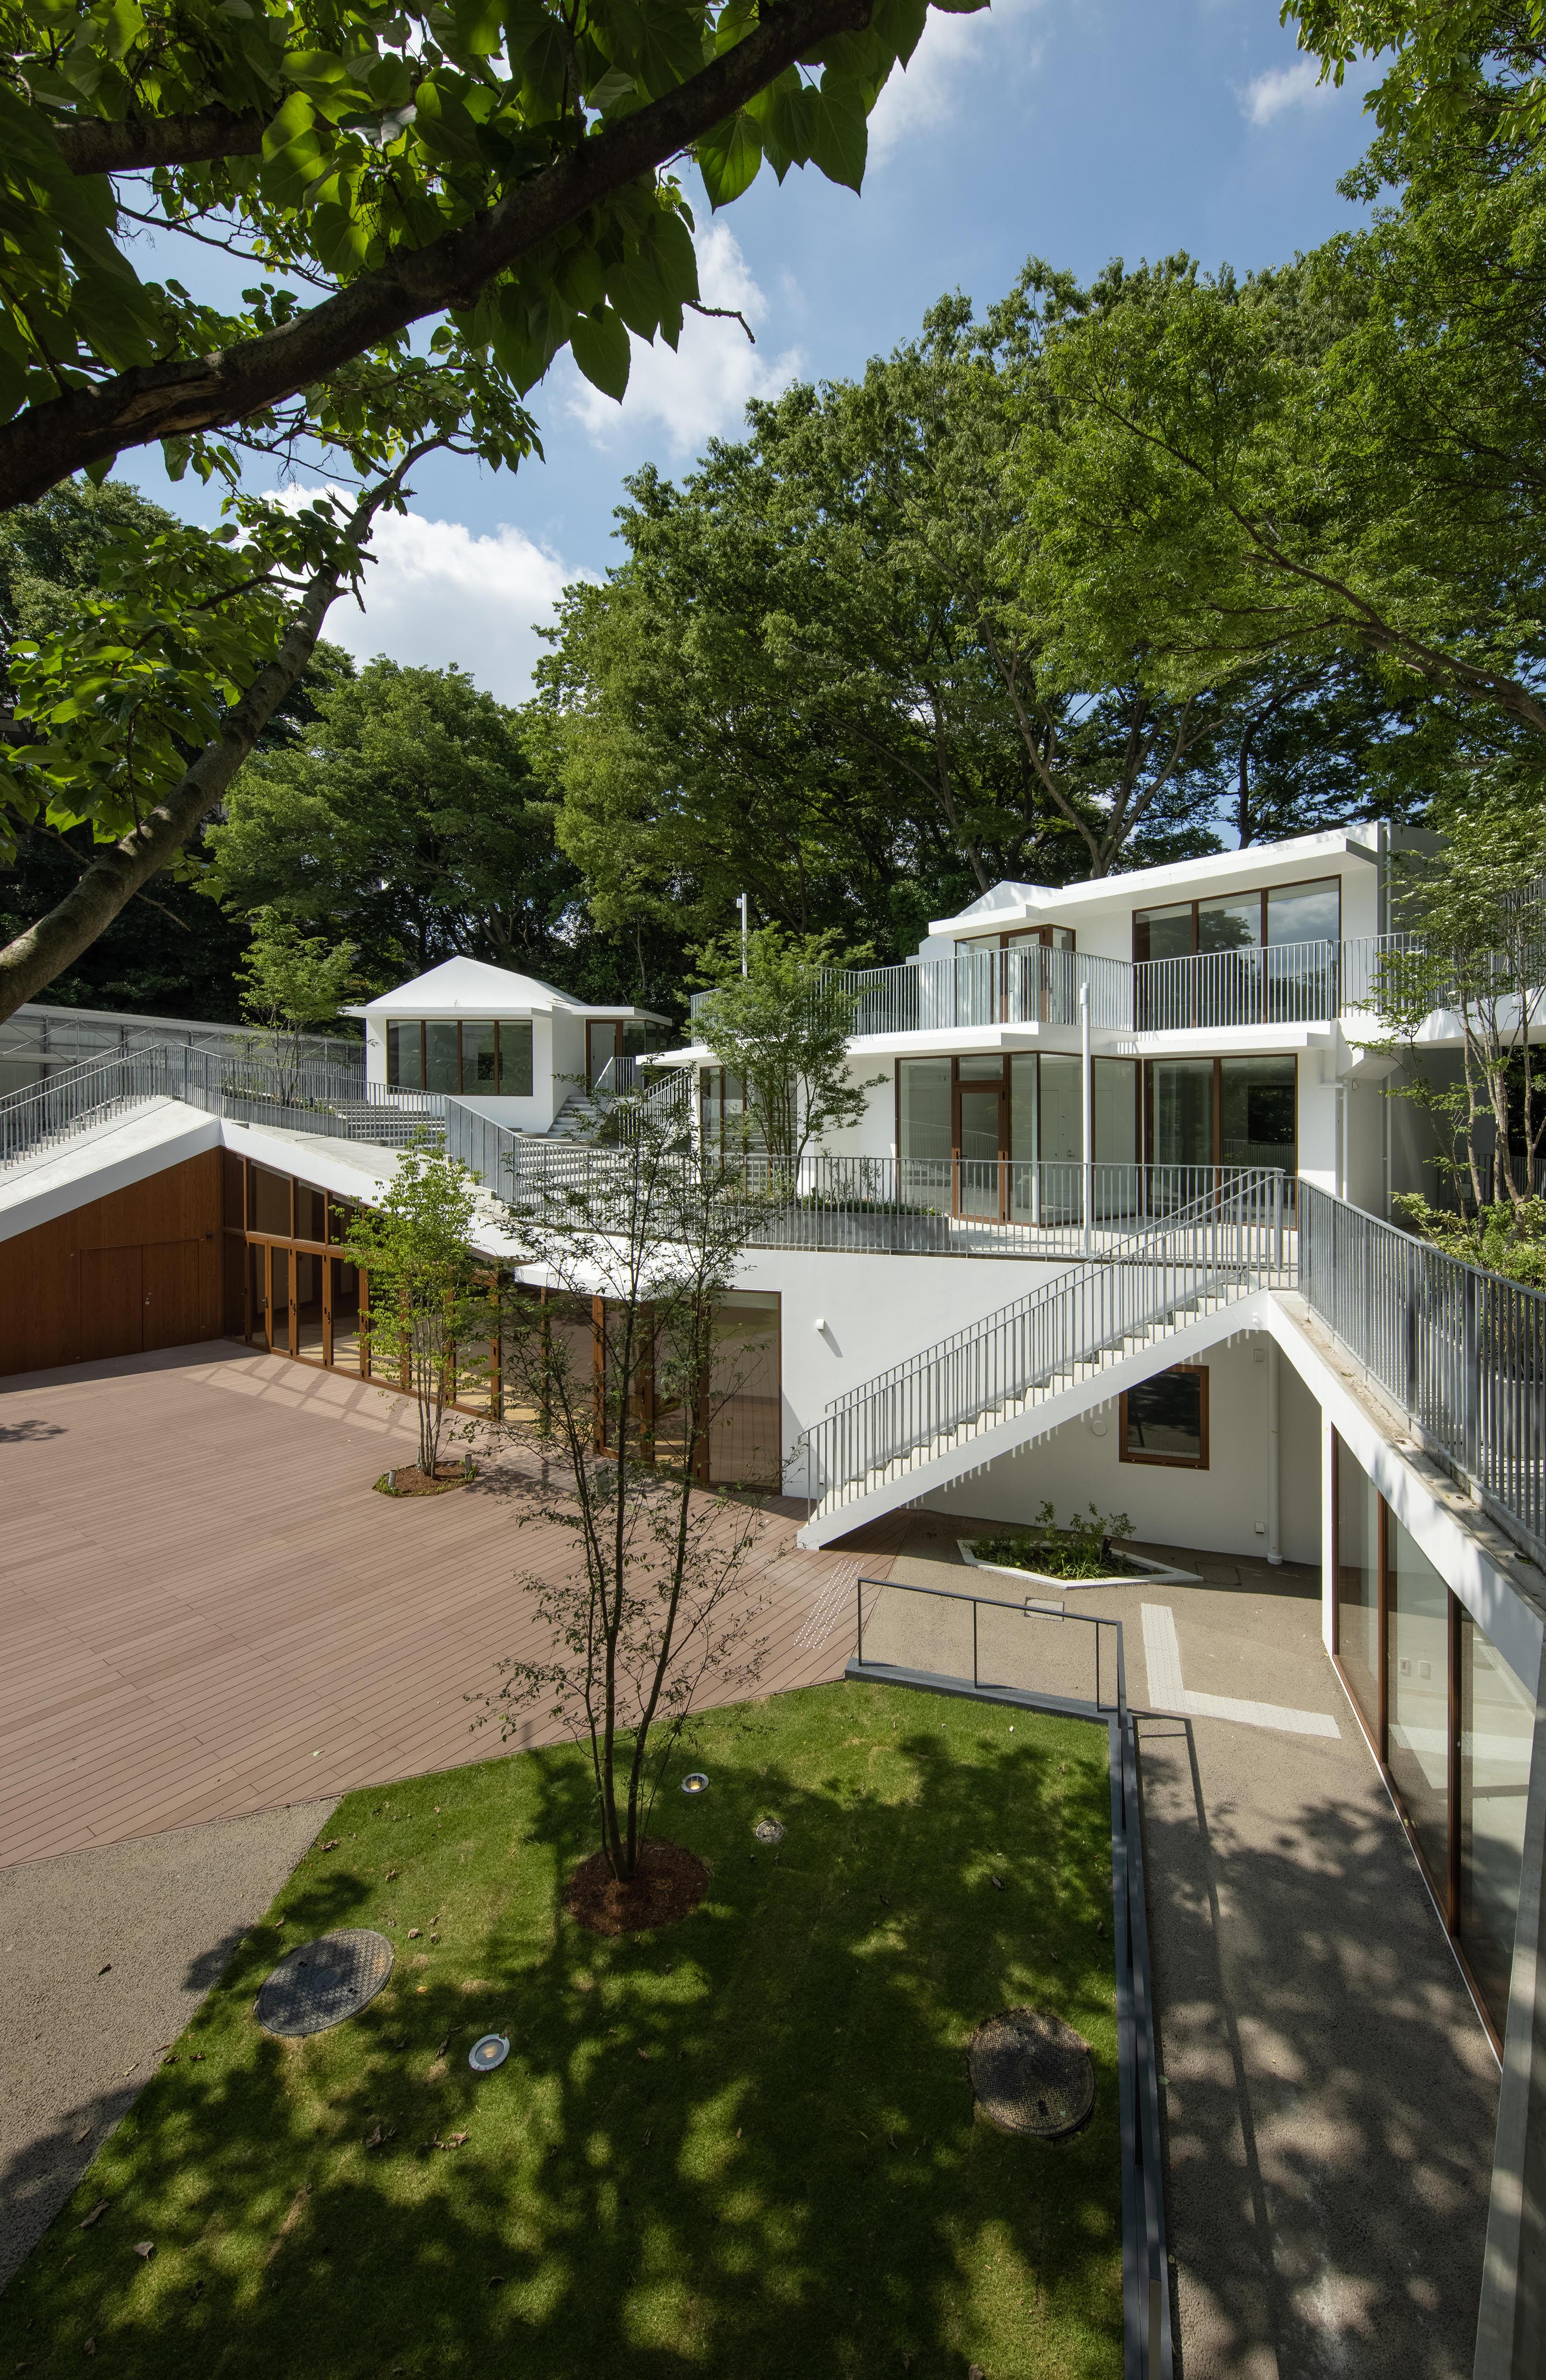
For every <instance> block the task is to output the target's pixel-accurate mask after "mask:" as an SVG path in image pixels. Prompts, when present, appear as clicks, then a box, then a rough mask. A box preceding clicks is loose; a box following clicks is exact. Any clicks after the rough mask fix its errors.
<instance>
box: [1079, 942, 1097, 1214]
mask: <svg viewBox="0 0 1546 2380" xmlns="http://www.w3.org/2000/svg"><path fill="white" fill-rule="evenodd" d="M1079 1047H1080V1050H1081V1052H1082V1055H1083V1075H1084V1096H1083V1099H1082V1102H1081V1106H1080V1123H1081V1126H1082V1129H1083V1133H1084V1148H1083V1152H1082V1153H1083V1157H1084V1196H1083V1199H1082V1201H1081V1204H1082V1207H1083V1209H1084V1215H1083V1220H1084V1245H1085V1246H1086V1248H1088V1247H1089V1245H1090V1176H1091V1172H1092V1168H1091V1162H1090V1135H1091V1130H1092V1126H1093V1123H1094V1116H1093V1112H1092V1111H1093V1090H1094V1080H1093V1075H1092V1073H1091V1069H1090V978H1089V977H1088V976H1087V977H1085V978H1084V979H1083V981H1082V982H1081V983H1080V985H1079Z"/></svg>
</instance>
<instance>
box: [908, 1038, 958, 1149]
mask: <svg viewBox="0 0 1546 2380" xmlns="http://www.w3.org/2000/svg"><path fill="white" fill-rule="evenodd" d="M898 1102H899V1108H900V1116H899V1130H900V1133H901V1141H902V1145H901V1149H900V1152H899V1154H900V1155H901V1158H902V1160H903V1162H904V1163H905V1164H915V1165H948V1164H949V1162H950V1150H951V1123H950V1061H949V1059H948V1058H904V1059H903V1060H902V1062H901V1071H900V1074H899V1076H898Z"/></svg>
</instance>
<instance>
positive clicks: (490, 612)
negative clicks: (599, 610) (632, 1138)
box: [120, 0, 1370, 701]
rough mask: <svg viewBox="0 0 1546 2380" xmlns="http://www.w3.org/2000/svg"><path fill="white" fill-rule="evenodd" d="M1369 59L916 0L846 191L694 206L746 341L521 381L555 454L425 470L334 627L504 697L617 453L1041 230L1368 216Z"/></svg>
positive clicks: (1037, 4)
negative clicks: (1364, 174)
mask: <svg viewBox="0 0 1546 2380" xmlns="http://www.w3.org/2000/svg"><path fill="white" fill-rule="evenodd" d="M1369 79H1370V78H1369V75H1368V74H1365V75H1363V76H1362V77H1360V79H1358V80H1357V83H1356V84H1355V83H1354V82H1353V80H1352V79H1351V78H1350V79H1349V84H1348V86H1347V87H1346V88H1345V89H1344V90H1343V91H1340V92H1337V91H1330V90H1327V89H1320V90H1318V89H1317V88H1316V83H1315V68H1314V67H1313V66H1312V65H1311V64H1310V62H1309V61H1308V60H1304V59H1301V58H1300V57H1299V56H1298V55H1297V53H1296V49H1295V46H1294V40H1293V35H1292V33H1291V32H1289V31H1285V30H1284V29H1283V28H1282V27H1281V26H1280V25H1279V23H1278V21H1277V15H1276V9H1275V7H1274V6H1272V0H1164V5H1162V6H1155V5H1153V0H1077V5H1073V0H995V5H994V6H992V9H991V10H988V11H984V12H982V13H980V14H979V15H976V16H971V17H945V16H941V15H940V14H938V13H937V12H934V13H931V18H930V21H929V28H928V30H927V31H926V32H925V34H924V37H923V40H922V42H921V43H920V44H919V49H918V51H917V52H916V53H915V55H914V58H913V62H912V65H911V67H909V69H908V70H907V73H906V74H905V75H901V74H899V75H895V76H894V77H893V79H892V82H891V84H890V85H888V87H887V89H886V91H885V92H884V93H883V96H882V100H881V103H880V107H879V109H878V111H877V115H876V117H875V119H874V120H873V122H872V126H871V140H870V169H869V172H868V174H867V176H866V179H865V185H864V190H863V193H862V195H861V196H859V197H855V195H854V194H853V193H852V192H851V191H849V190H845V189H840V188H837V187H836V186H835V185H834V184H833V183H830V182H828V181H826V180H824V179H823V178H822V176H820V175H819V174H816V173H814V172H810V171H808V172H806V173H804V174H799V173H793V174H791V175H790V176H788V178H787V179H786V180H785V184H784V186H783V188H780V187H779V186H778V184H777V183H776V182H775V181H774V179H773V176H772V174H771V173H770V172H769V171H768V170H767V169H766V168H764V169H763V172H762V173H761V176H759V178H758V180H757V181H756V182H755V183H754V184H753V186H752V188H751V189H750V190H749V192H748V194H747V195H746V197H745V198H743V199H742V200H739V201H737V203H736V205H734V206H733V207H729V208H727V209H725V210H724V212H723V213H722V214H720V215H719V216H717V217H711V215H710V213H709V210H708V207H707V205H706V203H705V204H703V205H701V207H700V208H698V212H699V238H700V278H701V281H702V284H703V289H704V296H705V297H706V298H709V299H712V300H714V301H716V302H718V303H720V304H732V305H737V306H740V307H742V308H743V309H744V310H745V311H746V312H747V314H748V316H749V319H750V320H751V321H752V322H753V325H754V328H755V330H756V334H757V345H756V346H755V348H752V347H750V346H748V344H747V341H746V338H745V336H744V334H743V333H742V332H741V330H740V329H739V328H738V326H737V325H736V323H734V322H706V321H702V320H694V321H689V324H688V329H687V331H686V333H685V334H684V337H683V341H682V346H681V350H680V352H679V353H678V354H677V355H676V356H673V355H672V354H671V353H670V352H669V351H668V350H666V349H664V348H657V349H653V350H647V349H644V348H641V347H640V346H639V344H638V343H637V342H636V343H635V348H634V367H633V374H632V378H631V381H630V385H629V389H628V394H627V397H626V398H625V400H624V403H623V405H622V406H621V407H618V406H616V405H615V404H613V403H612V402H611V401H610V400H609V399H606V398H603V397H602V396H600V395H597V393H596V392H595V391H594V390H592V389H590V388H589V387H588V386H587V385H586V384H585V383H583V382H582V381H580V380H579V378H578V374H577V373H576V372H575V370H574V369H573V367H572V365H571V364H570V363H569V362H568V359H567V358H561V359H560V360H559V361H558V363H556V364H555V365H554V370H553V371H552V372H551V373H550V374H549V376H548V378H547V380H546V381H545V382H544V383H542V386H541V387H540V388H539V389H538V390H537V391H536V392H535V393H534V395H533V396H532V398H531V400H530V403H531V407H532V410H533V412H534V413H535V414H536V416H537V418H538V419H539V421H540V423H541V425H542V437H543V443H544V447H545V450H546V460H545V462H543V463H541V464H535V463H534V464H532V465H530V466H523V467H522V468H521V470H520V471H519V472H518V473H517V474H516V475H514V476H510V475H507V474H492V473H488V472H485V471H482V470H481V468H478V467H477V466H475V465H471V464H467V463H461V462H458V461H455V460H448V461H445V462H442V463H439V464H432V465H428V466H426V467H425V468H423V469H422V470H421V471H420V474H419V475H418V477H417V480H416V482H415V498H414V503H413V505H412V508H411V511H412V517H411V518H410V519H409V520H408V521H407V522H399V523H388V524H386V525H385V531H384V534H383V537H382V538H381V540H379V546H380V559H379V562H378V564H377V565H376V566H375V569H374V571H373V574H372V579H371V595H370V600H369V603H368V607H367V610H366V612H365V613H364V615H363V616H361V614H360V613H359V611H358V610H356V609H354V608H353V607H346V606H345V605H343V604H340V605H339V606H338V607H336V608H335V611H334V613H333V614H332V616H331V618H330V620H329V623H328V627H327V631H326V633H327V634H328V635H329V636H331V637H335V639H336V640H337V641H338V642H340V643H344V644H347V646H348V647H349V649H350V650H352V651H354V652H356V653H357V654H359V655H360V656H361V657H364V656H366V655H369V654H370V653H372V652H377V651H385V652H389V653H391V654H393V655H394V656H395V657H396V659H398V660H401V661H405V662H408V661H412V662H430V663H432V664H435V665H444V664H445V663H448V662H459V663H460V665H461V666H462V667H464V668H466V669H468V670H469V671H470V673H471V674H472V675H473V676H474V677H475V678H476V679H477V680H478V682H479V683H480V684H481V685H483V686H488V687H489V688H490V689H491V691H493V692H494V693H496V694H498V695H499V696H500V697H501V698H503V699H505V700H508V701H514V700H518V699H519V698H521V696H522V695H523V694H524V693H525V692H526V690H527V685H528V673H529V670H530V662H531V660H532V657H533V654H534V652H535V651H536V650H539V648H538V646H537V644H536V640H535V637H534V635H533V624H534V623H536V622H539V621H545V620H547V619H549V618H550V617H551V612H552V604H553V601H554V597H555V596H556V594H557V592H558V590H559V589H560V588H561V587H562V586H563V585H564V584H565V583H566V581H567V580H570V579H573V578H577V577H582V576H597V575H600V574H601V573H602V572H603V570H604V569H605V568H606V566H607V565H608V563H609V562H610V561H611V560H613V559H614V558H615V556H616V553H617V547H616V545H615V541H614V539H613V535H612V531H613V520H612V514H613V509H614V507H615V505H616V504H617V503H618V502H619V500H620V497H621V494H622V480H623V477H624V474H625V473H626V472H627V471H629V470H631V469H633V468H636V467H637V466H638V465H639V464H640V463H642V462H644V461H646V460H652V461H654V462H656V463H657V464H658V465H659V466H660V467H661V468H663V470H665V471H667V472H669V473H671V474H673V475H679V474H680V473H682V472H683V471H685V470H686V469H688V468H690V466H691V462H692V458H693V456H694V455H695V454H696V453H697V452H698V451H699V450H700V447H701V446H702V444H703V443H704V441H705V440H706V439H707V438H709V437H710V436H712V435H715V434H720V435H731V436H733V435H734V434H735V433H736V430H737V428H738V426H739V423H740V420H741V416H742V410H743V408H744V407H745V404H746V401H747V399H748V397H749V396H751V395H759V394H764V393H768V392H771V391H773V390H774V389H776V388H779V387H781V386H783V385H785V383H787V382H788V381H789V380H791V379H793V378H796V377H803V378H809V379H817V380H820V379H827V378H839V377H842V376H844V375H846V374H848V373H852V372H856V371H858V370H861V369H862V367H863V365H864V362H865V359H866V358H867V357H868V356H870V355H872V354H875V353H878V352H883V351H885V350H886V349H888V348H890V347H892V346H895V345H896V344H897V342H898V341H900V340H903V339H906V338H907V337H908V336H910V335H911V334H912V333H913V332H914V331H916V329H917V328H918V325H919V321H920V319H921V317H922V315H923V313H924V311H925V310H926V309H927V308H928V307H929V306H930V305H931V304H932V303H933V301H934V300H935V299H936V298H937V297H939V296H940V295H941V294H942V293H943V292H944V291H946V290H951V289H956V288H959V289H963V290H965V291H966V292H968V295H969V296H970V297H972V298H973V299H974V300H975V301H977V302H978V304H979V305H981V304H983V303H985V302H987V301H990V300H991V299H992V298H994V297H998V296H1000V295H1001V294H1002V293H1003V292H1004V290H1005V289H1006V288H1008V286H1009V285H1010V284H1011V283H1012V281H1013V280H1014V277H1015V275H1016V273H1017V272H1018V270H1019V268H1020V266H1021V264H1022V263H1023V262H1024V261H1025V259H1026V257H1027V256H1028V255H1030V254H1033V253H1034V254H1040V255H1041V256H1044V257H1046V258H1047V259H1048V260H1049V261H1051V262H1053V263H1054V264H1060V265H1065V266H1068V267H1070V268H1072V270H1074V271H1075V272H1076V273H1079V274H1080V275H1081V276H1088V275H1089V274H1090V273H1094V272H1096V271H1098V270H1099V268H1100V267H1101V266H1102V264H1104V263H1105V262H1106V261H1107V260H1108V258H1110V257H1113V256H1123V257H1126V259H1127V260H1128V261H1129V262H1134V261H1137V260H1138V259H1139V258H1140V257H1146V256H1147V257H1155V256H1160V255H1164V254H1168V253H1170V252H1171V251H1173V250H1175V249H1188V250H1189V251H1190V252H1191V253H1192V254H1193V255H1195V256H1197V257H1199V259H1200V260H1201V261H1202V262H1203V264H1204V265H1205V266H1207V267H1209V268H1212V267H1215V266H1217V265H1218V264H1220V263H1222V262H1224V261H1228V262H1229V263H1231V264H1233V265H1235V266H1236V268H1237V269H1239V270H1242V271H1244V270H1247V269H1249V268H1250V267H1253V266H1259V265H1265V264H1270V263H1273V262H1276V261H1280V260H1282V259H1284V258H1285V257H1288V256H1290V255H1292V254H1293V252H1294V250H1295V249H1301V248H1310V247H1313V246H1315V245H1316V244H1317V242H1319V241H1321V240H1322V239H1324V238H1326V237H1328V236H1329V234H1331V233H1332V232H1333V231H1335V230H1336V229H1338V228H1340V227H1342V226H1345V225H1351V224H1352V223H1353V222H1355V221H1356V220H1357V209H1356V208H1354V207H1353V206H1351V205H1350V204H1349V203H1348V202H1347V201H1346V200H1344V199H1340V198H1339V197H1338V196H1337V192H1336V182H1337V177H1338V176H1339V175H1341V174H1342V173H1343V172H1344V171H1345V169H1346V167H1347V166H1348V165H1350V164H1352V163H1353V162H1354V160H1355V159H1356V158H1357V156H1358V155H1359V154H1360V153H1361V152H1362V150H1363V149H1364V147H1365V146H1366V144H1367V140H1368V136H1369V119H1368V117H1367V116H1366V115H1364V113H1363V109H1362V104H1361V101H1362V92H1363V90H1364V88H1365V86H1366V84H1367V82H1368V80H1369ZM700 195H701V193H700V192H699V193H698V194H697V196H695V207H696V206H697V201H698V198H699V197H700ZM179 263H180V265H181V269H182V270H183V271H184V272H185V273H186V271H187V266H186V263H184V262H182V261H181V260H179ZM146 269H152V268H150V267H149V266H148V265H147V267H146ZM120 471H121V474H122V476H123V477H125V478H132V479H137V480H139V481H140V485H141V486H142V487H143V488H144V490H145V492H146V493H147V494H149V495H155V496H160V497H162V498H163V499H164V500H166V501H169V502H171V503H173V504H176V505H177V507H178V508H179V509H182V510H186V511H188V512H189V513H194V514H205V513H206V504H205V502H204V501H203V500H201V497H200V495H199V493H198V492H197V491H194V490H189V489H188V488H186V487H185V488H183V489H179V490H177V491H171V490H168V489H167V488H166V487H165V486H164V477H163V474H162V471H161V468H160V464H159V459H158V458H157V457H156V456H155V455H153V454H152V455H143V456H134V457H127V456H126V458H125V460H124V463H123V464H122V465H121V466H120ZM206 516H207V515H206Z"/></svg>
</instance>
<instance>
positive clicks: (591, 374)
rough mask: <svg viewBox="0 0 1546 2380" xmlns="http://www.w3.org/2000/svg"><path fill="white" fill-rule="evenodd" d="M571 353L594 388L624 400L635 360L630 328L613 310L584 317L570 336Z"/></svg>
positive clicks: (609, 309) (607, 309) (598, 311)
mask: <svg viewBox="0 0 1546 2380" xmlns="http://www.w3.org/2000/svg"><path fill="white" fill-rule="evenodd" d="M569 352H570V354H571V355H572V356H573V357H574V359H575V361H576V363H577V364H578V366H579V368H580V370H581V371H582V372H583V373H584V374H585V377H586V379H587V380H588V381H589V382H590V384H591V386H592V387H593V388H599V389H600V390H601V392H602V394H603V396H615V397H618V398H621V396H622V395H623V392H624V390H625V389H626V388H627V384H628V366H629V363H630V362H631V360H632V356H631V351H630V349H629V346H628V333H627V324H626V323H625V322H624V321H623V318H622V316H621V315H620V314H617V313H615V312H614V310H613V309H612V308H611V307H610V306H601V307H598V308H597V310H596V311H595V312H594V313H593V314H582V315H581V316H580V317H579V320H578V322H576V324H575V326H574V329H573V330H572V331H571V332H570V334H569Z"/></svg>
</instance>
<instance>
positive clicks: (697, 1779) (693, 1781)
mask: <svg viewBox="0 0 1546 2380" xmlns="http://www.w3.org/2000/svg"><path fill="white" fill-rule="evenodd" d="M708 1790H709V1780H708V1779H707V1778H706V1777H705V1776H704V1774H703V1771H702V1770H701V1768H695V1769H693V1771H692V1772H691V1774H690V1775H689V1776H687V1777H684V1778H683V1779H682V1791H683V1792H684V1793H706V1792H707V1791H708Z"/></svg>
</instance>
